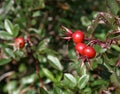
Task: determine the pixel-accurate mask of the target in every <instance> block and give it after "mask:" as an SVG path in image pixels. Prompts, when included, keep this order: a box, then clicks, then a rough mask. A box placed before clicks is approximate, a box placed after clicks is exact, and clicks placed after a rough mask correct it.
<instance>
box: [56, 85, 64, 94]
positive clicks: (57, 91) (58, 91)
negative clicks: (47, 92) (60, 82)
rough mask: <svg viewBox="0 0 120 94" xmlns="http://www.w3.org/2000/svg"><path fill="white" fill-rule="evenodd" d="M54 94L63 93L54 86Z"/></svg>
mask: <svg viewBox="0 0 120 94" xmlns="http://www.w3.org/2000/svg"><path fill="white" fill-rule="evenodd" d="M54 94H64V93H63V91H62V90H61V89H60V88H58V87H56V86H55V87H54Z"/></svg>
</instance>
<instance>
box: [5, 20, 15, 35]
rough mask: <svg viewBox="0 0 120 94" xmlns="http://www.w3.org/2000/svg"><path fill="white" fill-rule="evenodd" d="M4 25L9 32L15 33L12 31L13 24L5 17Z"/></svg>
mask: <svg viewBox="0 0 120 94" xmlns="http://www.w3.org/2000/svg"><path fill="white" fill-rule="evenodd" d="M4 26H5V29H6V30H7V32H8V33H9V34H11V35H13V31H12V30H13V25H12V23H11V22H10V21H9V20H8V19H5V22H4Z"/></svg>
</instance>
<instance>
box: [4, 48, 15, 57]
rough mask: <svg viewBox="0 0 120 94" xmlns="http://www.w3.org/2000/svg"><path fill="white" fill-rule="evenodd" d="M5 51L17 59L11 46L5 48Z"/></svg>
mask: <svg viewBox="0 0 120 94" xmlns="http://www.w3.org/2000/svg"><path fill="white" fill-rule="evenodd" d="M5 53H6V54H7V55H8V56H10V57H12V58H14V59H15V54H14V52H13V50H11V49H10V48H5Z"/></svg>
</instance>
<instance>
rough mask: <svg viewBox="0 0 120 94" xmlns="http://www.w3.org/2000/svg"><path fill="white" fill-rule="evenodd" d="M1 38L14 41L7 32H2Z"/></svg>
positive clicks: (0, 32)
mask: <svg viewBox="0 0 120 94" xmlns="http://www.w3.org/2000/svg"><path fill="white" fill-rule="evenodd" d="M0 38H1V39H5V40H10V39H12V36H11V35H10V34H9V33H8V32H6V31H0Z"/></svg>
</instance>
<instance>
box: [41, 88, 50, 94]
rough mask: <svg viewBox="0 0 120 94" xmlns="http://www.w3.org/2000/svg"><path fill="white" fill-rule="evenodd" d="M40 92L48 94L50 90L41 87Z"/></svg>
mask: <svg viewBox="0 0 120 94" xmlns="http://www.w3.org/2000/svg"><path fill="white" fill-rule="evenodd" d="M40 94H48V92H47V91H46V90H45V89H43V88H40Z"/></svg>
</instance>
